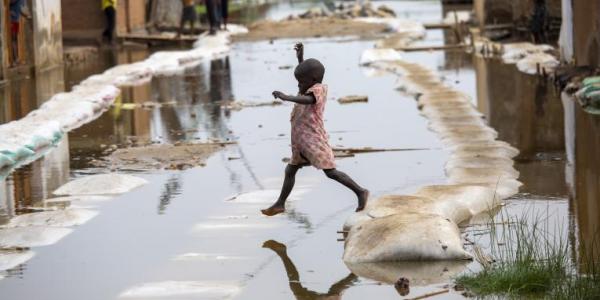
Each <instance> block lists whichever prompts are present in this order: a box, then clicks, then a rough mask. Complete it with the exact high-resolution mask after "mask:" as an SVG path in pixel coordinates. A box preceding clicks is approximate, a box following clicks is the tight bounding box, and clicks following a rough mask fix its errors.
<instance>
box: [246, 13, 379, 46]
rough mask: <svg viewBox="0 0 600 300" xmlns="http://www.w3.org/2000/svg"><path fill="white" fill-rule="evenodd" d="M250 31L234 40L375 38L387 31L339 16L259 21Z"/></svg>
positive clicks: (377, 25)
mask: <svg viewBox="0 0 600 300" xmlns="http://www.w3.org/2000/svg"><path fill="white" fill-rule="evenodd" d="M248 29H249V31H250V32H249V33H248V34H245V35H240V36H236V37H234V41H259V40H275V39H289V38H296V39H297V38H314V37H339V36H353V37H359V38H364V39H373V38H374V37H376V36H377V35H380V34H383V33H385V32H387V30H388V29H387V26H386V25H384V24H369V23H363V22H356V21H352V20H346V19H338V18H318V19H297V20H283V21H270V20H265V21H259V22H256V23H254V24H252V25H250V26H249V27H248Z"/></svg>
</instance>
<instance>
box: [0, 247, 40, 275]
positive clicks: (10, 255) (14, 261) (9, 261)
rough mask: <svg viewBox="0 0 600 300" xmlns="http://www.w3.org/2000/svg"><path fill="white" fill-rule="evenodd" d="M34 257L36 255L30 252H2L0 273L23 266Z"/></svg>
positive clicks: (0, 253)
mask: <svg viewBox="0 0 600 300" xmlns="http://www.w3.org/2000/svg"><path fill="white" fill-rule="evenodd" d="M34 256H35V253H34V252H33V251H30V250H25V251H17V250H0V272H2V271H6V270H10V269H13V268H15V267H17V266H19V265H22V264H24V263H26V262H27V261H29V260H30V259H32V258H33V257H34Z"/></svg>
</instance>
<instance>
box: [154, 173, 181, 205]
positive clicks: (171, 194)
mask: <svg viewBox="0 0 600 300" xmlns="http://www.w3.org/2000/svg"><path fill="white" fill-rule="evenodd" d="M179 194H181V175H180V174H175V175H173V176H171V177H170V178H169V179H168V180H167V182H165V185H164V187H163V190H162V192H160V196H159V198H158V199H159V203H158V214H159V215H163V214H165V212H166V211H167V207H168V206H169V204H171V201H172V200H173V199H174V198H175V197H176V196H177V195H179Z"/></svg>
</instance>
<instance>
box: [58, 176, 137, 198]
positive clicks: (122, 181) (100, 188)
mask: <svg viewBox="0 0 600 300" xmlns="http://www.w3.org/2000/svg"><path fill="white" fill-rule="evenodd" d="M147 183H148V181H146V180H145V179H143V178H140V177H136V176H131V175H124V174H117V173H109V174H99V175H91V176H86V177H83V178H79V179H76V180H73V181H71V182H69V183H67V184H65V185H63V186H61V187H60V188H58V189H57V190H55V191H54V193H53V194H54V195H57V196H68V195H114V194H123V193H127V192H129V191H131V190H133V189H135V188H138V187H140V186H142V185H145V184H147Z"/></svg>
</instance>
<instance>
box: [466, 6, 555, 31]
mask: <svg viewBox="0 0 600 300" xmlns="http://www.w3.org/2000/svg"><path fill="white" fill-rule="evenodd" d="M473 5H474V8H475V14H476V16H477V20H478V21H479V24H480V25H481V26H485V25H491V24H507V23H513V22H517V23H523V22H526V21H527V20H528V19H529V17H530V15H531V14H532V13H533V6H534V0H518V1H514V0H474V1H473ZM546 7H547V8H548V12H549V14H550V17H551V18H555V19H560V18H561V0H546Z"/></svg>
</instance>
